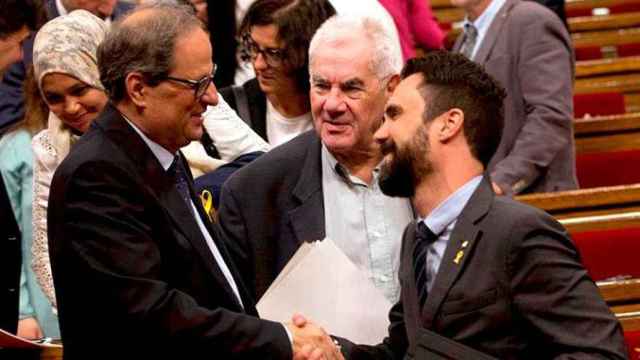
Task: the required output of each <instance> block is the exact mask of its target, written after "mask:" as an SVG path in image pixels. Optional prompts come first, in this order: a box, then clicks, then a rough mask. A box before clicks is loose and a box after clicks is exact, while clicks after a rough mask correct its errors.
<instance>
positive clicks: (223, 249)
mask: <svg viewBox="0 0 640 360" xmlns="http://www.w3.org/2000/svg"><path fill="white" fill-rule="evenodd" d="M180 157H181V158H182V161H183V165H184V168H185V170H186V171H187V173H188V174H189V178H190V179H191V180H192V181H193V174H191V170H190V169H189V164H188V163H187V162H186V160H185V157H184V155H182V153H181V154H180ZM192 181H191V182H189V183H188V184H187V185H188V186H189V192H190V193H191V198H192V200H193V203H194V205H195V207H196V210H197V212H198V214H197V215H196V216H199V217H200V220H201V221H202V223H203V224H204V226H205V228H206V230H207V231H208V232H209V235H211V239H212V240H213V242H214V243H215V245H216V247H217V248H218V251H220V255H222V259H223V260H224V262H225V264H226V265H227V268H228V269H229V271H230V272H231V275H232V276H233V280H234V281H235V283H236V286H237V287H238V292H239V293H240V297H241V298H242V299H243V302H244V305H245V309H249V308H250V306H251V307H252V306H253V304H254V301H255V300H254V299H252V298H251V297H250V296H249V292H248V291H247V289H246V288H245V287H244V284H243V283H242V280H241V279H242V278H241V277H240V273H239V272H238V270H237V269H236V267H235V264H234V263H233V260H232V259H231V256H230V255H229V252H228V251H227V246H226V245H225V243H224V241H223V239H222V236H223V235H222V232H221V231H216V229H215V226H216V225H215V224H213V223H212V222H211V220H209V215H207V213H206V212H205V210H204V206H203V205H202V201H201V200H200V198H199V197H198V195H197V194H196V192H195V190H194V189H193V183H192ZM175 192H176V193H177V191H175ZM183 202H184V201H183ZM196 226H197V224H196ZM198 229H199V228H198ZM200 235H202V234H200ZM203 240H204V239H203ZM204 245H205V247H206V252H207V253H209V254H210V253H211V249H209V246H208V245H207V244H206V241H205V242H204ZM204 260H205V261H207V259H206V258H205V259H204ZM211 261H212V262H215V258H213V255H212V256H211ZM215 270H220V269H219V267H216V268H215V269H214V272H215ZM219 275H220V276H222V279H223V280H224V282H225V283H226V284H228V283H227V280H226V278H225V277H224V274H222V271H220V274H219ZM227 291H228V292H229V295H230V296H231V297H232V298H233V299H234V300H236V296H235V294H234V293H233V289H231V286H227ZM249 303H250V304H249ZM237 305H238V308H242V304H240V303H239V302H237Z"/></svg>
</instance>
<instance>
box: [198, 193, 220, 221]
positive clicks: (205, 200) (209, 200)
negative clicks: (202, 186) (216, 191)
mask: <svg viewBox="0 0 640 360" xmlns="http://www.w3.org/2000/svg"><path fill="white" fill-rule="evenodd" d="M200 201H202V206H203V207H204V212H205V213H207V216H208V217H209V221H211V222H214V219H215V217H216V209H215V208H214V207H213V195H211V192H210V191H209V190H202V193H200Z"/></svg>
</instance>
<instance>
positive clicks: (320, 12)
mask: <svg viewBox="0 0 640 360" xmlns="http://www.w3.org/2000/svg"><path fill="white" fill-rule="evenodd" d="M335 13H336V11H335V9H334V8H333V6H331V4H330V3H329V1H328V0H257V1H255V2H254V3H252V4H251V6H250V7H249V9H248V10H247V13H246V14H245V16H244V19H242V23H241V24H240V34H241V35H242V36H247V35H248V34H249V32H250V31H251V27H252V26H266V25H275V26H276V27H277V28H278V38H279V40H280V41H282V42H283V43H284V44H285V45H286V48H285V52H284V62H285V64H287V65H288V66H289V67H291V69H293V71H294V73H295V76H296V79H297V82H298V86H299V87H300V89H302V90H304V91H308V90H309V56H308V51H309V43H310V42H311V38H313V34H315V32H316V30H318V28H319V27H320V25H322V23H324V22H325V20H327V19H328V18H330V17H331V16H333V15H335ZM241 51H242V52H243V54H244V56H243V57H244V58H245V59H246V58H247V56H246V54H247V53H248V51H247V49H246V48H245V47H244V44H243V45H242V48H241Z"/></svg>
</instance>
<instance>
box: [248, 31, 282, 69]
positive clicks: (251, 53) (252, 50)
mask: <svg viewBox="0 0 640 360" xmlns="http://www.w3.org/2000/svg"><path fill="white" fill-rule="evenodd" d="M242 41H243V44H244V49H245V51H246V55H247V56H248V58H247V59H246V60H249V59H250V60H251V61H255V60H256V59H257V58H258V54H261V55H262V58H263V59H264V61H265V62H266V63H267V65H269V66H273V67H278V66H280V65H282V62H283V60H284V53H285V49H281V48H280V49H279V48H264V49H263V48H261V47H260V46H259V45H258V44H257V43H256V42H255V41H253V39H252V38H251V36H250V35H249V34H246V35H245V36H243V39H242Z"/></svg>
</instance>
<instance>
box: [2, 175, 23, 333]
mask: <svg viewBox="0 0 640 360" xmlns="http://www.w3.org/2000/svg"><path fill="white" fill-rule="evenodd" d="M0 223H2V226H0V329H3V330H6V331H8V332H10V333H14V334H15V333H16V331H17V329H18V313H19V306H20V303H19V296H20V267H21V266H22V252H21V251H20V242H21V239H22V236H21V235H20V228H19V227H18V223H17V222H16V218H15V216H14V214H13V207H12V206H11V202H10V201H9V196H8V195H7V190H6V188H5V187H4V181H3V180H2V176H0Z"/></svg>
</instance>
